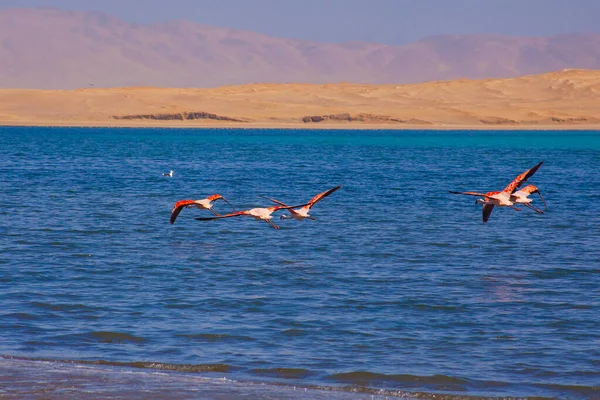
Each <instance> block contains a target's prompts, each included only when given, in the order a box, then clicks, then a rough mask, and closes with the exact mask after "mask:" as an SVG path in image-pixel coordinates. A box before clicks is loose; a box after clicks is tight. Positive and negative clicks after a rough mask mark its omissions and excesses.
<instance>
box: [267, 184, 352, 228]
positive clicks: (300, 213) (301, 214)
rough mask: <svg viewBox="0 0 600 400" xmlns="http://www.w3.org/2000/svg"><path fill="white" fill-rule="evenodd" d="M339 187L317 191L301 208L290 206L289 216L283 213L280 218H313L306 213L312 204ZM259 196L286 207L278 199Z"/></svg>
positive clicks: (285, 205)
mask: <svg viewBox="0 0 600 400" xmlns="http://www.w3.org/2000/svg"><path fill="white" fill-rule="evenodd" d="M339 188H341V186H336V187H334V188H332V189H329V190H326V191H325V192H322V193H319V194H318V195H316V196H315V197H313V198H312V199H310V200H309V201H308V203H307V204H306V205H305V206H304V207H302V208H300V209H298V210H294V209H292V208H290V209H289V210H290V214H291V217H288V216H287V215H285V214H284V215H282V216H281V219H291V218H294V219H297V220H299V221H301V220H303V219H306V218H309V219H312V220H315V219H316V218H315V217H311V216H310V215H309V214H308V212H309V211H310V209H311V208H312V206H314V205H315V203H316V202H317V201H319V200H321V199H323V198H325V197H327V196H329V195H330V194H331V193H333V192H335V191H336V190H338V189H339ZM260 197H262V198H265V199H267V200H270V201H272V202H273V203H276V204H279V205H280V206H284V207H287V204H284V203H282V202H281V201H279V200H275V199H271V198H269V197H266V196H260Z"/></svg>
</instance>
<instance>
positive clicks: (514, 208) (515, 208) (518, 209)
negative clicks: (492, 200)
mask: <svg viewBox="0 0 600 400" xmlns="http://www.w3.org/2000/svg"><path fill="white" fill-rule="evenodd" d="M509 207H510V208H512V209H513V210H515V211H521V209H520V208H519V207H515V206H509Z"/></svg>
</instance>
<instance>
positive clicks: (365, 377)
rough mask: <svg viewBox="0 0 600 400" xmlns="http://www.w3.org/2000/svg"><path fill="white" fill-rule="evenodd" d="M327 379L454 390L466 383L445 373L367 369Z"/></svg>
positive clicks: (362, 383) (365, 383)
mask: <svg viewBox="0 0 600 400" xmlns="http://www.w3.org/2000/svg"><path fill="white" fill-rule="evenodd" d="M328 379H331V380H334V381H338V382H344V383H351V384H354V385H371V384H374V383H383V382H395V383H401V384H403V385H405V386H414V385H415V384H417V385H419V386H430V387H438V386H439V387H442V386H443V387H444V388H445V389H449V388H450V387H453V389H455V390H464V389H465V385H467V384H468V381H467V380H465V379H461V378H455V377H452V376H446V375H431V376H418V375H408V374H398V375H386V374H378V373H374V372H367V371H356V372H345V373H340V374H334V375H330V376H329V377H328Z"/></svg>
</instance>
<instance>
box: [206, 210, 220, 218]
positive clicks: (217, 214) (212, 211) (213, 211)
mask: <svg viewBox="0 0 600 400" xmlns="http://www.w3.org/2000/svg"><path fill="white" fill-rule="evenodd" d="M209 210H210V212H211V213H213V214H215V215H216V216H217V217H220V216H221V214H219V213H218V212H216V211H215V210H213V209H212V208H209Z"/></svg>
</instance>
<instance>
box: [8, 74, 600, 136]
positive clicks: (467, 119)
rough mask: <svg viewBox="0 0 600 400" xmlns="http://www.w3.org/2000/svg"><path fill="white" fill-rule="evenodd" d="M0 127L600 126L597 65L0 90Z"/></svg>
mask: <svg viewBox="0 0 600 400" xmlns="http://www.w3.org/2000/svg"><path fill="white" fill-rule="evenodd" d="M0 126H63V127H67V126H71V127H74V126H82V127H83V126H89V127H144V128H148V127H164V128H250V129H398V130H407V129H410V130H415V129H418V130H599V129H600V71H596V70H564V71H559V72H552V73H547V74H540V75H529V76H524V77H520V78H511V79H485V80H465V79H461V80H454V81H438V82H425V83H420V84H410V85H366V84H352V83H338V84H327V85H311V84H252V85H242V86H226V87H219V88H209V89H186V88H154V87H125V88H85V89H75V90H26V89H1V90H0Z"/></svg>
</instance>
